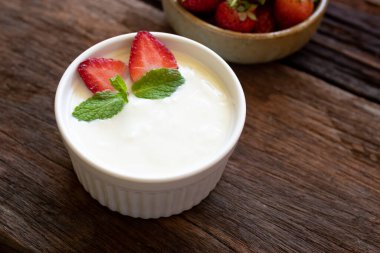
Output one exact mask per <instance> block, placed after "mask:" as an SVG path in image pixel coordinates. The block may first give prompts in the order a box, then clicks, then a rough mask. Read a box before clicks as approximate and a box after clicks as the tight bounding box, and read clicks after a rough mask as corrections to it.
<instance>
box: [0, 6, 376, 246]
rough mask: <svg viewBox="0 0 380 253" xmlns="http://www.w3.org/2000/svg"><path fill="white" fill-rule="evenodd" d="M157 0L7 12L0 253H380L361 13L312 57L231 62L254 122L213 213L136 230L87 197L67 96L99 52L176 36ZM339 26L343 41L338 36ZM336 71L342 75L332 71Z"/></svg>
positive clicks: (317, 41) (202, 211) (1, 21)
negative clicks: (67, 87)
mask: <svg viewBox="0 0 380 253" xmlns="http://www.w3.org/2000/svg"><path fill="white" fill-rule="evenodd" d="M342 1H349V0H342ZM145 2H147V1H144V2H140V1H121V0H118V1H108V2H103V1H81V5H79V6H78V2H77V1H73V0H72V1H65V2H64V3H63V2H59V1H48V0H46V1H33V2H30V3H29V5H28V8H24V7H23V2H22V1H8V2H1V3H0V5H1V8H0V30H1V32H0V53H1V55H2V59H3V60H2V62H1V63H0V81H1V82H0V251H1V252H40V251H50V252H54V251H65V252H125V251H132V252H178V251H181V252H215V251H217V252H252V251H253V252H280V251H287V252H289V251H291V252H294V251H297V252H326V251H328V252H342V251H352V252H378V251H379V250H380V232H379V231H380V190H379V187H378V186H379V184H380V135H379V134H378V133H380V105H378V104H376V103H373V102H370V101H368V100H365V99H363V98H360V97H358V96H356V95H355V94H358V95H359V96H361V97H368V98H370V99H371V100H372V101H375V102H377V100H376V96H377V94H378V93H376V92H377V90H378V86H377V84H378V82H379V81H380V78H379V76H378V72H376V70H377V68H378V61H377V58H376V57H377V56H376V55H375V54H374V53H373V52H377V51H376V50H378V48H376V45H377V44H376V43H379V39H378V36H377V35H376V31H375V32H373V33H360V34H361V36H363V38H369V39H370V40H371V41H372V42H371V43H372V44H367V45H361V44H360V43H359V42H355V40H354V39H353V38H352V36H351V35H352V34H354V30H357V31H358V32H360V29H357V28H358V27H360V26H363V24H364V23H362V22H363V20H364V19H365V18H366V17H367V18H370V19H371V20H372V18H373V17H372V16H370V15H369V16H367V14H364V13H361V14H360V13H359V14H358V12H352V10H351V9H349V10H348V12H349V13H353V14H354V15H358V16H360V17H361V18H360V19H359V20H356V21H352V22H354V23H355V25H356V27H357V28H355V29H354V28H352V30H350V29H351V28H349V25H347V24H346V23H345V22H343V23H342V22H341V20H339V19H341V18H342V17H344V16H345V14H344V15H343V14H342V15H341V16H339V15H338V17H337V16H336V13H337V12H339V13H340V12H341V11H342V10H341V9H342V8H343V7H342V8H341V6H340V5H336V6H335V7H336V8H337V10H333V11H332V12H331V13H330V14H329V15H330V16H331V17H329V15H328V16H327V18H326V20H328V21H327V22H330V23H327V24H324V25H323V26H322V28H321V31H322V32H320V33H319V35H317V36H316V37H315V38H314V39H313V41H312V43H310V44H309V45H308V46H307V47H306V48H305V49H303V50H302V51H301V52H300V53H299V54H296V55H295V56H293V57H291V58H289V59H286V60H285V61H283V62H279V63H272V64H266V65H258V66H240V65H232V67H233V69H234V70H235V71H236V73H237V75H238V77H239V79H240V80H241V82H242V84H243V88H244V90H245V93H246V97H247V106H248V108H247V109H248V110H247V123H246V127H245V130H244V132H243V135H242V138H241V140H240V142H239V144H238V146H237V148H236V152H235V153H234V154H233V156H232V158H231V161H230V162H229V164H228V166H227V170H226V172H225V174H224V176H223V178H222V180H221V182H220V183H219V184H218V186H217V188H216V189H215V191H214V192H212V193H211V195H210V196H209V197H208V198H207V199H206V200H205V201H204V202H202V203H201V204H200V205H198V206H197V207H195V208H193V209H192V210H190V211H187V212H185V213H183V214H181V215H177V216H174V217H170V218H164V219H158V220H142V219H133V218H129V217H125V216H122V215H119V214H117V213H114V212H111V211H109V210H108V209H106V208H105V207H102V206H101V205H100V204H98V203H97V202H96V201H95V200H93V199H92V198H91V197H90V196H89V195H88V194H87V193H86V192H85V191H84V189H83V188H82V187H81V185H80V184H79V182H78V180H77V179H76V177H75V174H74V172H73V171H72V166H71V163H70V160H69V157H68V155H67V152H66V150H65V149H64V147H63V144H62V142H61V140H60V137H59V133H58V130H57V128H56V125H55V119H54V113H53V100H54V93H55V89H56V86H57V83H58V81H59V78H60V76H61V74H62V73H63V71H64V69H65V68H66V67H67V65H68V64H69V63H70V62H71V61H72V60H73V59H74V58H75V57H76V56H77V55H78V54H79V53H80V52H81V51H83V50H84V49H86V48H87V47H89V46H90V45H92V44H94V43H96V42H98V41H100V40H103V39H105V38H107V37H111V36H114V35H118V34H121V33H126V32H130V31H136V30H140V29H149V30H159V31H171V30H170V28H169V27H168V26H167V24H166V22H165V19H164V15H163V14H162V12H161V11H160V10H159V9H157V8H156V7H154V6H152V5H150V4H146V3H145ZM155 2H156V1H155ZM344 8H345V7H344ZM137 10H139V11H137ZM336 20H338V21H336ZM323 27H325V28H323ZM337 27H341V28H342V29H343V31H344V32H343V33H342V34H343V35H342V34H340V33H337V35H336V36H333V34H332V31H333V30H334V29H336V28H337ZM324 29H325V30H324ZM323 31H325V32H323ZM350 33H351V35H350ZM374 34H375V35H376V36H374ZM371 50H372V51H371ZM328 57H333V58H334V61H332V60H331V59H330V60H328V59H326V58H328ZM306 60H307V63H305V61H306ZM345 61H348V63H349V64H346V63H345ZM328 62H331V65H327V64H328ZM284 63H285V64H286V65H290V66H292V68H290V67H286V66H284ZM301 63H302V64H301ZM304 64H305V65H306V66H304ZM301 65H302V66H304V67H300V66H301ZM319 65H323V66H319ZM368 66H370V68H368ZM329 67H331V68H333V69H337V70H335V71H337V73H338V74H337V75H339V77H329V76H328V75H327V74H325V73H324V71H326V69H328V68H329ZM295 68H296V69H300V70H302V72H301V71H298V70H296V69H295ZM349 71H351V72H350V73H347V72H349ZM305 72H306V73H305ZM352 72H355V74H352ZM342 73H344V75H343V74H342ZM312 75H315V76H316V77H312ZM321 79H323V80H327V81H328V83H327V82H325V81H323V80H321ZM347 80H348V81H350V83H349V84H350V85H351V86H347V85H346V84H344V82H345V81H347ZM331 84H334V85H336V86H339V87H342V88H343V89H345V90H349V91H350V92H351V93H348V92H346V91H344V90H342V89H340V88H336V87H333V86H332V85H331ZM343 84H344V85H343Z"/></svg>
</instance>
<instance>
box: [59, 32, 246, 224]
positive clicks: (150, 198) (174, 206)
mask: <svg viewBox="0 0 380 253" xmlns="http://www.w3.org/2000/svg"><path fill="white" fill-rule="evenodd" d="M153 34H154V35H155V36H157V37H158V38H159V39H160V40H161V41H163V42H164V43H165V44H166V45H167V46H168V48H169V49H171V50H174V51H178V52H183V53H186V54H189V55H191V56H192V57H193V58H195V59H197V60H199V61H201V62H203V64H205V65H206V66H208V67H209V68H210V70H212V71H213V72H215V73H216V74H217V75H218V76H219V77H220V80H223V82H224V83H223V84H224V85H225V86H226V88H227V90H228V92H229V93H230V96H231V97H232V99H233V101H234V115H235V119H234V126H233V129H232V131H231V134H230V136H229V139H228V140H227V141H226V142H225V144H224V146H223V147H220V149H219V150H218V151H217V152H216V154H215V155H214V156H212V157H210V159H209V160H208V161H207V162H206V163H204V164H202V165H201V166H199V167H194V168H193V170H191V172H189V173H186V174H181V175H179V176H175V177H174V176H173V177H166V178H160V179H152V178H150V179H144V178H136V177H131V176H127V175H126V174H119V173H116V172H115V171H112V170H110V169H107V168H104V167H102V166H100V165H98V164H96V163H95V162H94V161H91V160H90V159H89V158H88V157H86V156H85V155H84V153H83V152H82V150H80V148H79V147H78V146H77V145H75V142H74V141H73V139H72V138H73V137H72V136H71V135H70V132H69V128H68V124H67V115H70V114H71V112H70V109H69V108H68V103H67V99H68V96H69V94H70V91H71V89H72V85H73V80H74V79H75V78H78V74H77V71H76V69H77V66H78V65H79V63H80V62H82V61H84V60H85V59H87V58H89V57H99V56H103V55H107V54H109V53H111V52H113V51H115V50H118V49H122V48H130V46H131V43H132V40H133V38H134V37H135V33H131V34H125V35H120V36H117V37H114V38H110V39H107V40H105V41H102V42H100V43H98V44H96V45H94V46H92V47H91V48H89V49H87V50H86V51H85V52H84V53H82V54H81V55H79V56H78V57H77V58H76V59H75V60H74V61H73V62H72V63H71V64H70V66H69V67H68V68H67V70H66V71H65V73H64V74H63V76H62V78H61V81H60V82H59V85H58V88H57V92H56V96H55V115H56V120H57V124H58V128H59V131H60V133H61V135H62V138H63V141H64V143H65V145H66V148H67V150H68V152H69V154H70V158H71V160H72V163H73V167H74V170H75V172H76V174H77V176H78V179H79V181H80V182H81V183H82V185H83V186H84V188H85V189H86V191H88V192H89V193H90V194H91V196H92V197H93V198H95V199H97V200H98V201H99V202H100V203H101V204H102V205H105V206H107V207H109V208H110V209H111V210H114V211H117V212H120V213H122V214H125V215H129V216H132V217H141V218H158V217H162V216H165V217H167V216H170V215H173V214H178V213H181V212H182V211H184V210H187V209H190V208H191V207H193V206H194V205H197V204H198V203H199V202H200V201H201V200H202V199H204V198H206V197H207V195H208V194H209V193H210V191H211V190H212V189H214V187H215V185H216V184H217V182H218V181H219V179H220V177H221V175H222V173H223V170H224V168H225V166H226V163H227V161H228V158H229V156H230V155H231V153H232V151H233V149H234V147H235V145H236V143H237V141H238V139H239V137H240V134H241V132H242V129H243V126H244V121H245V112H246V105H245V98H244V93H243V90H242V87H241V85H240V82H239V80H238V78H237V77H236V75H235V74H234V72H233V71H232V69H231V68H230V67H229V66H228V64H227V63H226V62H225V61H224V60H223V59H222V58H221V57H219V56H218V55H217V54H216V53H214V52H213V51H211V50H210V49H208V48H207V47H205V46H203V45H201V44H199V43H197V42H195V41H193V40H190V39H187V38H184V37H181V36H177V35H172V34H166V33H153Z"/></svg>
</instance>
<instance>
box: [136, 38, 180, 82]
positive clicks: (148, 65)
mask: <svg viewBox="0 0 380 253" xmlns="http://www.w3.org/2000/svg"><path fill="white" fill-rule="evenodd" d="M159 68H169V69H177V68H178V65H177V61H176V59H175V58H174V55H173V54H172V52H170V50H169V49H168V48H167V47H166V46H165V45H164V44H163V43H162V42H161V41H159V40H158V39H157V38H155V37H154V36H153V35H152V34H150V33H149V32H147V31H141V32H138V33H137V35H136V37H135V38H134V40H133V42H132V48H131V56H130V58H129V73H130V75H131V79H132V81H134V82H135V81H137V80H139V79H140V78H141V77H142V76H143V75H144V74H145V73H147V72H149V71H150V70H153V69H159Z"/></svg>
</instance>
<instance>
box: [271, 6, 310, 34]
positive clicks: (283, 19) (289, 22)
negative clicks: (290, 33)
mask: <svg viewBox="0 0 380 253" xmlns="http://www.w3.org/2000/svg"><path fill="white" fill-rule="evenodd" d="M313 11H314V2H313V0H275V2H274V14H275V17H276V21H277V23H278V24H279V26H280V28H281V29H285V28H289V27H291V26H294V25H297V24H299V23H301V22H302V21H304V20H306V19H307V18H308V17H310V15H311V14H312V13H313Z"/></svg>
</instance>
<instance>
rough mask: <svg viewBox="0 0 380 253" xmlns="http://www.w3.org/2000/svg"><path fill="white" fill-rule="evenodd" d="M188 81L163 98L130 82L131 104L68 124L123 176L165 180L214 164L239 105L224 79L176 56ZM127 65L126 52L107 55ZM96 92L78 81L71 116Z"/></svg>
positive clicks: (89, 150) (88, 149)
mask: <svg viewBox="0 0 380 253" xmlns="http://www.w3.org/2000/svg"><path fill="white" fill-rule="evenodd" d="M174 54H175V57H176V59H177V61H178V63H179V66H180V68H179V71H180V72H181V74H182V75H183V76H184V78H185V80H186V82H185V83H184V84H183V85H182V86H180V87H179V88H178V89H177V91H176V92H175V93H173V94H172V95H171V96H170V97H168V98H164V99H161V100H149V99H141V98H136V97H135V96H134V95H133V93H132V92H131V81H130V80H129V79H126V83H127V86H128V90H129V92H130V93H129V97H128V98H129V103H128V104H126V105H125V107H124V109H123V110H122V112H120V113H119V114H118V115H116V116H114V117H113V118H111V119H107V120H95V121H92V122H89V123H88V122H83V121H78V120H77V119H76V118H74V117H72V116H71V115H69V116H68V118H67V122H68V125H69V129H70V134H72V135H73V137H74V139H75V142H77V144H78V146H79V147H80V149H81V150H82V151H83V153H84V154H85V156H87V157H88V158H89V159H91V160H92V161H94V162H95V163H97V164H100V165H102V166H104V167H106V168H107V169H110V170H112V171H114V172H117V173H119V174H124V175H128V176H131V177H138V178H164V177H168V176H176V175H180V174H183V173H186V172H188V171H190V170H192V168H194V166H195V165H196V164H199V163H203V162H205V161H207V160H209V159H210V158H211V157H212V156H213V155H214V154H215V153H217V152H218V151H219V149H220V148H221V147H222V145H223V144H224V143H225V141H226V140H227V138H228V137H229V135H230V134H231V128H232V123H233V120H234V119H233V117H234V115H233V106H234V105H233V101H232V100H231V98H230V96H229V94H228V92H227V91H226V90H225V88H224V87H223V85H222V82H221V80H219V79H218V77H217V76H216V75H214V74H213V73H212V72H211V71H210V70H209V69H208V68H206V67H205V66H204V65H203V64H201V63H200V62H198V61H196V60H195V59H193V58H191V57H190V56H187V55H184V54H181V53H176V52H175V53H174ZM106 57H112V58H114V59H119V60H123V61H124V62H127V59H128V58H129V56H128V55H127V54H125V52H124V51H123V52H119V53H116V54H113V55H107V56H106ZM91 95H92V93H91V92H90V91H89V90H88V89H87V88H86V86H85V85H84V84H83V82H82V81H81V80H80V78H79V77H78V79H76V80H75V81H74V83H73V90H72V94H71V97H70V98H69V100H68V106H69V107H70V112H72V111H73V110H74V108H75V106H77V105H78V104H79V103H81V102H82V101H84V100H85V99H87V98H88V97H90V96H91Z"/></svg>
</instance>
